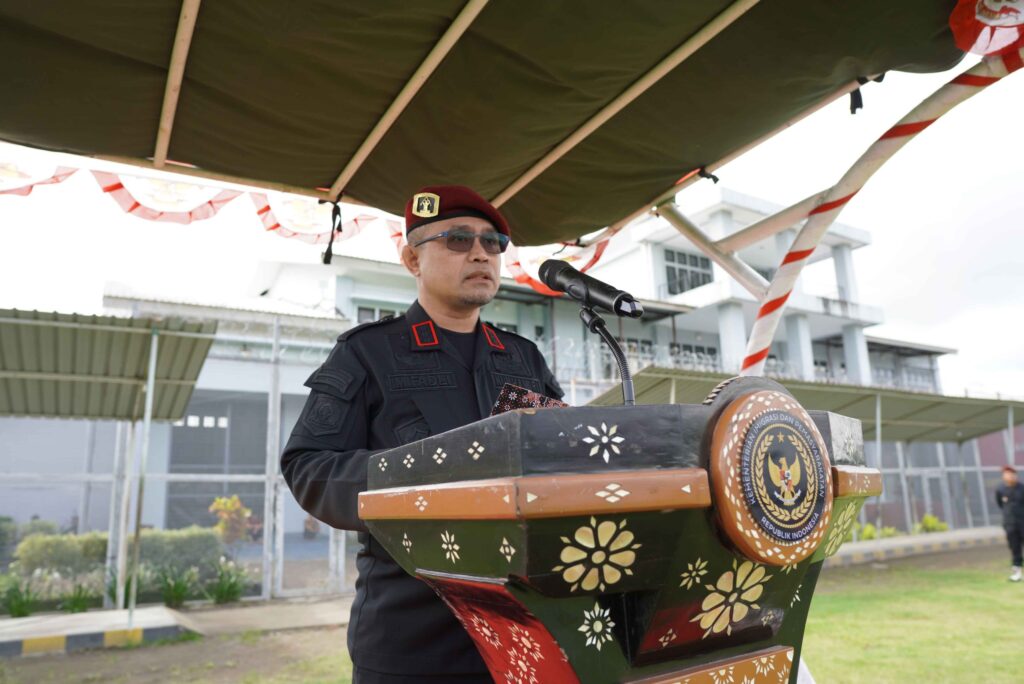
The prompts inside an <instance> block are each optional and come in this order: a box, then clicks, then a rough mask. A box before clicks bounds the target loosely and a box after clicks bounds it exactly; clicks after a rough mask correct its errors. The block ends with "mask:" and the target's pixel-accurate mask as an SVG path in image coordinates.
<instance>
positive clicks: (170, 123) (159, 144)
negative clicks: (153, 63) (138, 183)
mask: <svg viewBox="0 0 1024 684" xmlns="http://www.w3.org/2000/svg"><path fill="white" fill-rule="evenodd" d="M200 2H201V0H184V2H182V3H181V14H180V15H178V31H177V33H176V34H175V36H174V47H173V48H172V49H171V63H170V65H169V66H168V68H167V85H166V86H165V87H164V104H163V108H162V109H161V110H160V125H159V127H158V128H157V131H156V149H154V151H153V165H154V166H156V167H161V166H163V165H164V163H166V161H167V148H168V147H170V145H171V129H173V128H174V115H175V113H176V112H177V110H178V96H179V95H181V81H182V79H183V78H184V76H185V61H186V60H187V59H188V49H189V46H190V45H191V44H192V33H193V31H194V30H195V27H196V18H197V17H198V16H199V3H200Z"/></svg>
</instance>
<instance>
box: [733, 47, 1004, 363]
mask: <svg viewBox="0 0 1024 684" xmlns="http://www.w3.org/2000/svg"><path fill="white" fill-rule="evenodd" d="M1021 54H1024V49H1021V50H1020V51H1018V53H1017V54H1014V55H1013V56H1012V58H1011V55H1004V56H996V57H988V58H986V59H984V60H982V61H981V62H979V63H978V64H977V65H975V66H973V67H971V68H970V69H968V70H966V71H964V72H963V73H962V74H960V75H959V76H957V77H955V78H954V79H953V80H952V81H950V82H948V83H946V84H945V85H943V86H941V87H940V88H938V89H937V90H936V91H935V92H934V93H932V94H931V95H929V96H928V97H927V98H925V99H924V100H922V101H921V103H920V104H919V105H917V106H916V107H914V109H912V110H911V111H910V112H909V113H908V114H907V115H906V116H904V117H903V118H902V119H900V120H899V122H898V123H897V124H896V125H895V126H893V127H892V128H890V129H889V130H887V131H886V132H885V133H883V134H882V135H881V137H879V138H878V140H876V141H875V142H874V143H872V144H871V146H869V147H868V148H867V150H865V151H864V153H863V154H862V155H861V156H860V158H859V159H857V161H856V162H854V163H853V165H852V166H850V168H849V169H847V171H846V173H845V174H843V177H842V178H840V179H839V182H837V183H836V184H835V185H833V186H832V187H831V188H829V189H828V190H827V191H826V192H825V193H824V194H823V196H822V198H821V203H820V204H818V205H817V206H815V207H814V209H811V210H810V212H808V215H807V221H806V222H805V223H804V225H803V227H802V228H801V229H800V232H799V233H797V236H796V239H795V240H794V241H793V246H792V247H791V248H790V250H789V252H788V253H787V254H786V256H785V257H784V258H783V260H782V262H781V263H780V264H779V268H778V270H776V271H775V275H774V276H773V277H772V282H771V284H770V285H769V286H768V292H767V294H766V295H765V296H764V298H763V300H762V302H761V304H762V306H761V309H760V310H759V311H758V313H757V318H756V319H755V320H754V327H753V329H752V330H751V332H750V339H749V340H748V341H747V353H746V358H744V360H743V366H742V368H741V369H740V374H741V375H761V373H762V372H763V370H764V364H765V359H766V358H767V357H768V351H769V349H770V348H771V343H772V338H773V337H775V330H776V328H778V325H779V321H780V320H782V316H783V313H784V311H785V304H786V299H787V298H788V297H789V295H790V293H791V292H792V290H793V286H794V284H795V283H796V279H797V277H799V275H800V272H801V271H802V270H803V267H804V265H805V264H806V263H807V259H808V258H809V257H810V256H811V254H812V253H813V252H814V250H815V249H816V248H817V246H818V243H820V242H821V239H822V237H824V235H825V231H827V230H828V228H829V226H831V225H832V224H833V223H834V222H835V220H836V218H837V217H838V216H839V213H840V212H841V211H842V210H843V207H845V206H846V204H847V203H848V202H849V201H850V200H851V199H853V197H854V195H856V194H857V193H858V192H859V191H860V190H861V188H863V187H864V185H865V183H867V182H868V180H869V179H870V178H871V176H873V175H874V173H875V172H876V171H878V169H880V168H881V167H882V166H883V165H884V164H885V162H887V161H888V160H889V159H891V158H892V156H893V155H895V154H896V153H897V152H899V151H900V150H901V149H903V146H904V145H906V144H907V143H908V142H909V141H910V140H912V139H913V138H914V137H915V136H917V134H918V133H920V132H921V131H923V130H924V129H925V128H927V127H928V126H929V125H931V124H932V123H934V122H935V121H936V120H937V119H938V118H939V117H941V116H942V115H943V114H945V113H946V112H948V111H949V110H951V109H953V107H955V106H956V105H958V104H960V103H961V102H964V101H965V100H968V99H970V98H971V97H972V96H974V95H977V94H978V93H980V92H981V91H982V90H984V89H985V88H987V87H988V86H989V85H991V84H992V83H995V82H997V81H999V80H1000V79H1001V78H1002V77H1004V76H1006V75H1007V74H1008V73H1010V72H1011V71H1012V69H1013V68H1014V67H1013V61H1014V60H1019V59H1020V57H1021Z"/></svg>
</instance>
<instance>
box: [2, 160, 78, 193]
mask: <svg viewBox="0 0 1024 684" xmlns="http://www.w3.org/2000/svg"><path fill="white" fill-rule="evenodd" d="M77 170H78V169H73V168H71V167H70V166H58V167H57V169H56V170H55V171H54V172H53V175H52V176H50V177H49V178H44V179H43V180H39V181H36V182H35V183H29V184H28V185H19V186H18V187H16V188H8V189H7V190H0V195H18V196H20V197H27V196H28V195H31V194H32V190H34V189H35V188H36V186H37V185H53V184H55V183H63V182H64V181H65V180H67V179H68V177H69V176H70V175H71V174H73V173H74V172H75V171H77Z"/></svg>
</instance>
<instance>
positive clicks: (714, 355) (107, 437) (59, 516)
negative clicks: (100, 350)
mask: <svg viewBox="0 0 1024 684" xmlns="http://www.w3.org/2000/svg"><path fill="white" fill-rule="evenodd" d="M777 209H778V207H774V206H772V205H770V204H768V203H767V202H764V201H762V200H758V199H755V198H751V197H747V196H743V195H740V194H737V193H734V192H729V191H722V192H720V195H719V197H718V199H717V200H716V201H715V202H713V203H712V204H710V205H709V206H707V207H705V208H704V209H703V210H701V211H699V212H697V213H696V214H694V216H693V219H694V221H695V223H697V224H698V225H699V226H701V227H702V228H704V229H705V230H706V231H707V232H708V233H709V234H710V236H711V237H712V238H714V239H718V238H722V237H726V236H728V235H732V234H734V233H736V232H737V231H740V230H743V229H744V228H745V227H747V226H749V225H751V224H754V223H756V221H758V220H759V219H761V218H763V217H764V216H766V215H769V214H771V213H773V212H774V211H776V210H777ZM361 237H362V236H361ZM792 239H793V234H792V232H791V231H790V232H787V233H783V234H780V235H778V236H776V237H775V238H773V239H771V240H768V241H763V242H761V243H759V244H757V245H755V246H753V247H750V248H748V249H745V250H743V251H742V252H741V256H742V257H743V258H744V259H745V260H746V261H747V262H748V263H749V264H751V265H752V266H753V267H754V268H756V269H757V270H760V271H761V272H762V274H763V275H765V276H770V275H771V270H772V269H773V268H775V267H776V266H777V265H778V264H779V263H780V261H781V259H782V257H783V255H784V254H785V253H786V252H787V251H788V247H789V244H790V242H791V241H792ZM353 242H354V241H353ZM381 244H387V245H390V242H389V240H388V239H387V238H386V237H384V236H382V237H381ZM346 245H348V243H340V245H339V249H337V250H336V253H335V257H334V260H333V263H332V264H330V265H322V264H298V263H267V264H264V265H263V266H262V268H261V269H260V272H259V275H258V277H257V278H256V279H255V281H254V282H253V283H252V286H251V288H250V289H251V292H250V294H251V297H250V298H248V299H246V300H244V301H221V302H218V301H215V300H213V301H206V302H189V301H176V300H174V298H173V296H170V295H167V294H164V295H159V294H157V295H153V294H147V293H141V292H133V291H131V290H128V289H126V288H124V287H121V286H117V285H113V284H112V285H111V286H109V287H108V292H107V295H106V297H105V299H104V306H105V308H106V309H107V310H108V312H110V313H115V314H120V315H130V316H141V317H157V318H161V317H170V316H180V317H183V318H186V319H197V320H214V321H218V322H219V327H218V331H217V336H216V341H215V342H214V345H213V347H212V350H211V352H210V355H209V357H208V359H207V360H206V362H205V364H204V365H203V367H202V370H201V372H200V374H199V377H198V381H197V383H196V385H195V390H194V393H193V395H192V398H191V401H190V403H189V407H188V409H187V411H186V415H185V417H184V418H183V419H182V420H181V421H179V422H178V423H175V424H173V425H171V424H157V425H155V426H154V428H153V432H152V438H151V447H150V453H149V467H148V469H147V482H146V490H145V491H146V494H145V499H144V508H143V516H142V522H143V524H144V525H149V526H153V527H156V528H177V527H182V526H185V525H188V524H193V523H198V524H202V525H208V524H211V522H212V516H211V515H210V514H209V513H208V512H207V507H208V506H209V504H210V502H211V501H212V499H213V497H215V496H220V495H228V494H238V495H239V496H240V497H241V498H242V500H243V502H244V503H245V505H246V506H248V507H249V508H251V509H252V510H253V511H254V515H255V516H257V517H259V518H260V519H261V520H264V519H265V518H264V516H269V518H266V519H267V520H269V522H270V524H268V525H265V529H266V530H268V531H270V532H272V535H264V537H263V539H262V540H261V541H258V542H256V543H254V544H253V545H252V548H251V549H249V550H248V551H247V553H249V555H250V557H252V558H258V557H259V556H260V552H261V549H262V552H263V554H264V556H265V557H268V558H272V559H273V563H272V571H271V573H270V575H271V576H269V577H268V576H263V577H262V578H261V579H262V581H263V583H264V592H263V594H264V595H265V596H266V595H272V594H274V595H286V594H290V593H308V592H315V591H328V590H336V589H338V588H343V587H347V586H351V582H352V580H353V577H352V575H351V555H352V553H353V551H354V549H353V546H354V544H352V543H351V542H352V539H351V537H346V535H344V534H340V533H328V531H327V530H321V532H320V533H319V534H317V535H316V536H315V538H314V539H307V538H305V536H309V535H305V536H304V534H303V532H304V525H305V523H306V521H307V516H306V514H305V513H304V512H303V511H302V510H301V509H300V508H299V507H298V505H297V504H296V503H295V501H294V499H293V498H292V497H291V495H290V492H289V491H288V489H287V487H286V485H285V484H284V482H283V479H282V478H281V477H280V475H279V473H278V471H277V462H276V458H275V457H274V456H275V454H277V453H279V452H280V450H281V448H282V447H283V445H284V443H285V441H286V440H287V437H288V434H289V432H290V430H291V428H292V426H293V425H294V423H295V422H296V420H297V418H298V415H299V412H300V410H301V408H302V405H303V402H304V400H305V397H306V395H307V393H308V390H307V389H306V388H305V387H304V386H303V382H304V381H305V380H306V378H307V377H308V376H309V374H310V373H311V372H312V371H313V370H315V369H316V367H317V366H318V365H319V364H320V363H321V361H322V360H323V358H324V357H326V355H327V353H328V351H329V350H330V349H331V347H332V346H333V343H334V338H335V337H336V336H337V335H338V334H339V333H341V332H342V331H344V330H346V329H348V328H349V327H351V326H353V325H356V324H358V323H361V322H364V321H369V320H376V319H377V318H380V317H382V316H386V315H391V314H395V313H401V312H402V311H404V310H405V309H406V308H407V307H408V306H409V305H410V304H411V303H412V301H413V300H414V298H415V282H414V281H413V279H412V278H411V277H410V276H409V275H408V274H407V273H406V271H405V269H404V268H403V267H402V266H401V265H400V264H399V263H398V262H397V259H396V258H395V254H394V249H393V247H391V248H390V251H385V252H383V254H385V255H386V256H387V258H381V259H367V258H358V257H355V256H351V255H347V256H346V251H351V248H350V247H347V246H346ZM869 245H870V236H869V235H868V233H867V232H866V231H864V230H861V229H857V228H853V227H851V226H845V225H842V224H836V225H835V226H833V228H832V229H831V230H830V232H829V234H828V235H827V236H826V237H825V239H824V241H823V243H822V246H821V247H819V249H818V250H817V251H816V252H815V254H814V255H813V256H812V257H811V262H831V265H832V268H833V270H834V274H835V279H834V282H835V292H813V291H809V290H807V289H804V288H802V287H801V286H800V285H799V283H798V285H797V288H796V289H795V290H794V293H793V295H792V296H791V297H790V298H789V300H788V302H787V307H786V316H785V319H784V325H782V326H780V330H779V334H778V336H777V339H776V341H775V342H774V344H773V345H772V348H771V355H770V356H769V362H768V364H767V366H766V374H767V375H770V376H775V377H778V378H780V379H787V378H788V379H796V380H802V381H811V382H821V383H842V384H847V385H857V386H861V387H865V388H868V387H897V388H902V389H908V390H914V391H923V392H930V393H938V392H940V387H941V385H940V382H939V377H938V370H937V365H936V359H937V358H938V357H939V356H941V355H943V354H947V353H951V352H953V350H952V349H946V348H942V347H937V346H931V345H921V344H912V343H907V342H901V341H896V340H888V339H882V338H878V337H873V336H871V335H868V334H866V333H865V329H866V328H870V327H871V326H873V325H877V324H879V323H881V322H882V321H883V315H882V311H881V309H880V308H878V307H877V306H874V305H872V304H871V303H865V302H862V301H860V298H859V295H858V288H857V280H856V274H855V272H854V268H853V259H852V253H853V250H855V249H861V248H866V247H868V246H869ZM364 246H365V245H364ZM590 273H591V275H593V276H595V277H597V278H599V279H601V280H604V281H606V282H609V283H611V284H612V285H615V286H617V287H620V288H622V289H625V290H627V291H629V292H631V293H632V294H634V295H635V296H637V297H638V298H640V299H641V300H642V301H643V303H644V307H645V311H646V314H645V316H644V318H643V319H642V320H640V321H636V320H626V321H622V320H619V321H611V320H610V321H609V327H610V329H611V331H612V332H613V334H616V335H617V336H618V337H619V338H620V340H621V341H622V343H623V347H624V349H625V350H626V353H627V356H628V357H629V359H630V363H631V367H632V368H633V369H634V370H639V369H640V368H643V367H645V366H649V365H651V364H654V365H656V366H659V367H667V368H677V369H680V368H682V369H692V370H695V371H706V372H709V373H715V372H724V373H729V374H734V373H736V372H737V371H738V370H739V366H740V362H741V359H742V357H743V354H744V349H745V345H746V338H747V334H748V332H749V330H750V327H751V325H752V324H753V321H754V317H755V315H756V312H757V308H758V304H757V303H756V302H755V300H754V299H753V297H752V296H751V295H750V294H749V293H748V292H747V291H746V290H744V289H743V288H742V287H740V286H739V285H737V284H736V283H735V281H734V280H733V279H732V278H731V277H730V276H728V275H727V274H726V273H725V272H724V271H722V269H721V268H720V267H719V266H718V265H716V264H714V263H712V262H711V261H710V260H709V259H708V258H707V257H706V256H704V255H702V254H701V253H700V251H699V250H698V249H696V248H695V247H694V246H693V245H692V244H690V243H689V242H688V241H687V240H686V239H685V238H684V237H682V236H681V235H680V234H679V233H678V232H677V231H676V230H675V229H673V228H672V227H670V226H669V225H668V224H667V223H665V222H664V221H663V220H661V219H660V218H657V217H650V218H647V219H644V220H641V221H639V222H637V223H634V224H633V225H631V226H628V227H627V228H625V229H624V230H623V232H622V233H620V234H619V235H617V236H616V237H615V238H614V239H613V240H612V241H611V243H610V246H609V248H608V249H607V250H606V252H605V253H604V255H603V257H602V259H601V261H600V262H599V263H598V264H597V265H595V267H594V268H593V269H591V271H590ZM484 318H485V320H488V321H491V322H493V323H494V324H495V325H496V326H497V327H500V328H504V329H508V330H512V331H515V332H517V333H519V334H521V335H524V336H526V337H528V338H532V339H534V340H535V341H536V342H537V344H538V345H539V346H540V348H541V349H542V351H543V352H544V353H545V356H546V357H547V359H548V363H549V365H550V366H551V368H552V370H553V371H554V372H555V374H556V376H557V377H558V379H559V381H560V382H561V384H562V386H563V388H564V389H565V390H566V395H567V396H566V399H567V400H568V401H569V402H570V403H572V404H576V405H581V404H585V403H587V402H588V401H589V400H590V399H592V398H593V397H595V396H597V395H598V394H601V393H602V392H604V391H606V390H607V389H609V388H611V387H613V386H614V385H615V384H616V382H617V377H616V373H617V371H616V369H615V364H614V363H613V362H612V359H611V356H610V355H609V354H608V353H607V351H606V350H605V349H604V348H603V347H602V346H601V345H600V344H599V343H598V341H596V340H595V339H594V338H593V337H592V336H590V335H589V334H588V333H586V331H585V329H584V326H583V324H582V322H581V321H580V320H579V317H578V308H577V307H576V305H575V304H574V303H573V302H571V301H569V300H567V299H558V300H556V299H552V298H549V297H545V296H542V295H539V294H537V293H536V292H534V291H533V290H532V289H530V288H529V287H526V286H523V285H519V284H517V283H515V281H513V280H512V279H510V278H504V279H503V282H502V285H501V288H500V291H499V294H498V297H497V298H496V299H495V300H494V301H493V302H492V303H491V304H490V305H488V306H487V307H486V309H485V312H484ZM125 432H126V431H125V430H124V429H122V428H119V427H118V426H117V425H115V424H114V423H110V422H99V421H73V422H68V421H63V422H62V421H54V420H47V419H32V418H0V516H3V515H7V516H11V517H14V518H15V519H17V520H19V521H21V522H24V521H25V520H27V519H28V518H29V517H31V516H39V517H40V518H42V519H45V520H51V521H53V522H55V523H57V524H58V526H60V527H62V528H66V529H71V530H72V531H76V532H81V531H85V530H88V529H106V528H107V527H108V525H109V521H111V520H113V505H114V501H112V497H111V491H112V485H113V483H115V481H116V477H117V475H116V474H115V473H113V472H112V463H113V462H114V459H113V457H112V454H113V452H114V451H115V450H117V449H118V448H122V449H123V442H124V433H125ZM118 445H122V446H118ZM268 445H272V446H270V447H268ZM944 449H946V451H944ZM954 449H955V451H956V456H955V457H954V455H953V451H952V450H954ZM868 450H869V454H868V458H869V464H871V465H874V466H876V467H880V468H882V470H883V472H884V473H885V486H886V494H885V495H883V497H882V501H880V502H875V506H874V507H873V508H872V507H871V506H870V505H869V506H868V509H869V511H870V512H869V513H868V514H867V515H868V516H869V517H871V518H872V519H877V522H878V523H880V524H885V525H893V526H896V527H899V528H904V529H906V528H909V527H911V526H912V525H913V524H914V523H916V522H917V521H918V520H919V519H920V517H921V516H922V515H923V514H924V513H926V512H927V513H934V514H936V515H938V516H939V517H941V518H943V519H945V520H947V521H949V522H951V523H952V524H953V525H954V526H958V525H980V524H988V523H993V522H995V521H996V518H995V516H996V512H993V511H989V510H988V507H987V504H986V498H987V496H988V495H987V490H988V489H990V488H991V487H992V486H994V483H995V478H994V477H993V473H997V471H998V468H997V467H996V466H997V465H998V457H996V458H997V460H996V462H995V463H987V462H986V461H984V459H981V460H979V455H978V449H977V448H976V445H975V444H974V443H968V444H967V445H966V446H964V445H956V444H953V445H942V444H931V445H926V444H915V445H911V446H907V445H901V444H898V443H897V444H886V445H885V447H884V448H883V450H882V454H881V455H879V454H878V453H877V450H876V449H874V444H870V445H869V447H868ZM1011 451H1012V447H1011ZM968 452H970V453H971V454H973V457H972V459H971V460H970V461H968V460H965V457H964V456H963V454H966V453H968ZM1010 459H1011V462H1012V456H1011V457H1010ZM954 461H955V462H956V464H957V470H956V472H955V473H954V472H952V471H951V470H949V468H948V466H950V465H951V464H953V462H954ZM1003 462H1004V463H1005V462H1006V461H1005V460H1004V461H1003ZM914 468H919V470H920V472H917V471H915V470H914ZM48 473H49V474H57V473H59V474H60V477H59V478H58V479H57V480H53V479H51V478H48V477H47V474H48ZM954 475H955V479H954ZM996 477H997V476H996ZM268 491H269V493H270V495H271V496H270V498H269V500H268V499H267V498H266V494H267V493H268ZM108 513H109V514H108ZM257 566H258V564H255V563H254V567H257ZM264 567H265V566H264Z"/></svg>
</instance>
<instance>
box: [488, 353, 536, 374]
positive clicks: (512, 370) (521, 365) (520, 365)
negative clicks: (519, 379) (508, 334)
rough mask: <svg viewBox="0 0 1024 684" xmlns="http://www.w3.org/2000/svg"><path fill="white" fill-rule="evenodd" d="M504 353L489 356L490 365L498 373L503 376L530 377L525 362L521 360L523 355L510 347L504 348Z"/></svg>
mask: <svg viewBox="0 0 1024 684" xmlns="http://www.w3.org/2000/svg"><path fill="white" fill-rule="evenodd" d="M505 348H506V349H507V351H505V352H495V353H494V354H491V365H492V367H493V368H494V370H495V371H497V372H498V373H503V374H505V375H520V376H523V375H526V376H528V375H531V373H530V370H529V368H528V367H527V365H526V362H525V361H524V360H523V353H522V352H521V351H520V350H519V349H518V348H517V347H513V346H511V345H507V346H506V347H505Z"/></svg>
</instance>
